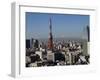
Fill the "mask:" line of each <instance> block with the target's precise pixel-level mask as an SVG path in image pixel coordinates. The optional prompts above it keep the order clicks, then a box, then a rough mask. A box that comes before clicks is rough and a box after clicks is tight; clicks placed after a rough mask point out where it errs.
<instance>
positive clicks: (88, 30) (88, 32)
mask: <svg viewBox="0 0 100 80" xmlns="http://www.w3.org/2000/svg"><path fill="white" fill-rule="evenodd" d="M87 36H88V42H89V41H90V28H89V26H87Z"/></svg>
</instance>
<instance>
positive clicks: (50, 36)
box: [48, 18, 53, 50]
mask: <svg viewBox="0 0 100 80" xmlns="http://www.w3.org/2000/svg"><path fill="white" fill-rule="evenodd" d="M48 49H49V50H52V49H53V36H52V21H51V18H50V20H49V39H48Z"/></svg>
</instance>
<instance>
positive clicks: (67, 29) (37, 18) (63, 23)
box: [26, 12, 89, 39]
mask: <svg viewBox="0 0 100 80" xmlns="http://www.w3.org/2000/svg"><path fill="white" fill-rule="evenodd" d="M50 18H51V21H52V33H53V37H54V38H80V39H81V38H86V39H87V34H86V26H87V25H89V15H75V14H51V13H32V12H26V39H31V38H37V39H41V38H46V39H47V38H48V34H49V19H50Z"/></svg>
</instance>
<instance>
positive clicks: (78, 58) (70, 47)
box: [26, 18, 90, 67]
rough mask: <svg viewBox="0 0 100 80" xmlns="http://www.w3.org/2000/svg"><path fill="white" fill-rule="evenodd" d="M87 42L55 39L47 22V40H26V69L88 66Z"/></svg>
mask: <svg viewBox="0 0 100 80" xmlns="http://www.w3.org/2000/svg"><path fill="white" fill-rule="evenodd" d="M87 33H88V40H81V39H80V40H77V39H66V38H60V39H59V38H55V37H53V33H52V20H51V18H50V20H49V38H48V39H35V38H34V37H33V38H31V39H27V40H26V67H40V66H59V65H60V66H62V65H83V64H89V63H90V61H89V58H90V55H89V53H88V41H89V27H87Z"/></svg>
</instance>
